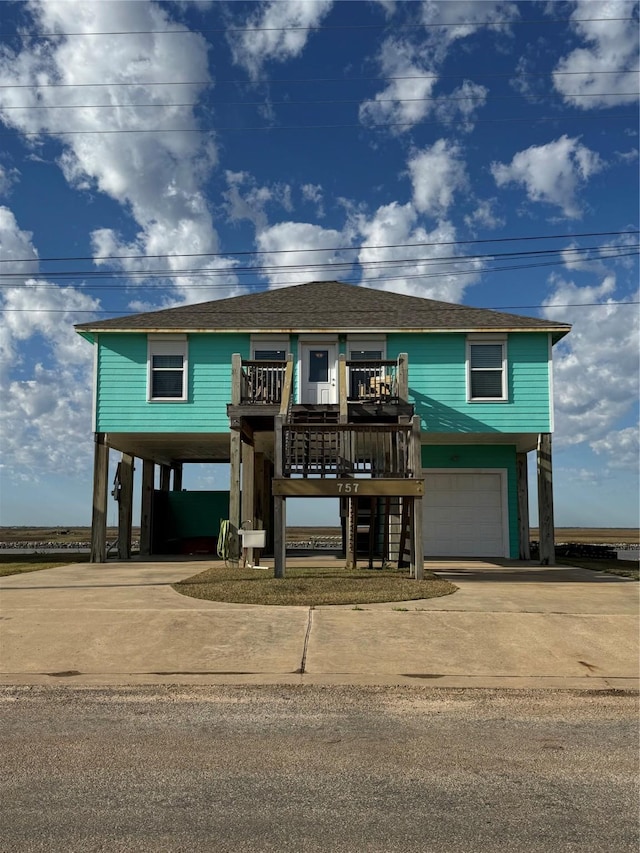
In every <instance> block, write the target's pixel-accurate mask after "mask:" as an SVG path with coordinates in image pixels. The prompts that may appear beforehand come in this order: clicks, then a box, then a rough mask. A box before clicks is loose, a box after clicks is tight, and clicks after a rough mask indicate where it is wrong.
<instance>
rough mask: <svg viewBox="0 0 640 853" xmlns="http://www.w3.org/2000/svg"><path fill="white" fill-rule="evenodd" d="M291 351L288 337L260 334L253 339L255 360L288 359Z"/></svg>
mask: <svg viewBox="0 0 640 853" xmlns="http://www.w3.org/2000/svg"><path fill="white" fill-rule="evenodd" d="M288 351H289V339H288V338H286V337H277V338H267V337H260V336H258V335H254V336H252V339H251V352H252V353H253V355H252V356H251V358H252V359H253V360H254V361H286V360H287V353H288Z"/></svg>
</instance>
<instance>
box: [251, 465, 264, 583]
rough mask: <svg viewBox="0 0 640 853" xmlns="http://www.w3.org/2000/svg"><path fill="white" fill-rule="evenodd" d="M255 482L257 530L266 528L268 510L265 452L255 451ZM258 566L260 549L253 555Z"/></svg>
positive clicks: (254, 506)
mask: <svg viewBox="0 0 640 853" xmlns="http://www.w3.org/2000/svg"><path fill="white" fill-rule="evenodd" d="M253 482H254V487H253V488H254V504H253V526H254V529H255V530H266V529H267V528H266V523H265V515H266V512H267V498H266V493H265V476H264V453H255V454H254V457H253ZM253 562H254V564H255V565H256V566H258V565H259V564H260V550H259V549H258V550H257V551H256V552H255V553H254V555H253Z"/></svg>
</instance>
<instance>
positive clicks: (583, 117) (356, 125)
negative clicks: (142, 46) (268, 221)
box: [0, 113, 637, 136]
mask: <svg viewBox="0 0 640 853" xmlns="http://www.w3.org/2000/svg"><path fill="white" fill-rule="evenodd" d="M561 118H562V116H560V115H556V116H527V117H526V118H524V117H523V118H490V119H475V118H474V119H468V121H472V122H473V123H474V124H515V123H518V122H524V121H526V122H528V123H530V124H531V123H534V122H539V121H559V120H560V119H561ZM628 118H633V119H637V116H636V115H634V114H631V113H616V114H614V115H608V116H606V119H607V121H608V120H610V119H628ZM571 120H572V121H593V120H597V121H600V122H601V121H602V120H603V116H601V115H588V116H586V115H576V116H571ZM417 124H419V125H421V126H423V127H424V126H425V125H436V124H440V122H439V121H422V120H421V119H418V120H416V121H392V122H374V123H372V124H363V123H362V122H356V123H354V124H278V125H271V126H270V125H256V126H255V127H212V128H200V127H166V128H164V127H154V128H118V129H116V130H28V131H24V130H18V129H17V130H15V131H8V130H7V131H0V136H12V135H13V134H14V133H16V132H17V133H20V134H21V135H22V136H89V135H91V134H98V135H100V136H104V135H107V134H108V135H114V134H122V133H200V134H203V135H206V134H216V133H222V132H224V133H234V132H240V133H249V132H250V133H254V132H257V131H267V132H271V131H281V130H343V129H353V128H357V129H358V130H371V129H375V128H384V127H413V126H414V125H417Z"/></svg>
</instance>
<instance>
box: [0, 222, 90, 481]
mask: <svg viewBox="0 0 640 853" xmlns="http://www.w3.org/2000/svg"><path fill="white" fill-rule="evenodd" d="M0 252H1V254H2V257H3V259H5V260H10V259H11V258H16V259H21V258H32V259H34V260H35V259H37V252H36V251H35V249H34V247H33V245H32V243H31V234H30V233H29V232H27V231H22V230H21V229H20V228H19V226H18V223H17V222H16V220H15V217H14V215H13V213H12V212H11V211H10V210H9V209H8V208H0ZM11 266H12V272H19V273H21V276H22V277H21V278H18V279H11V283H10V286H8V287H5V288H3V289H2V293H1V294H0V306H1V307H2V309H3V315H2V316H3V324H2V327H0V398H1V399H2V406H1V407H0V448H1V450H2V454H3V458H4V460H5V461H4V470H5V472H6V476H8V477H11V478H14V477H17V478H18V479H20V478H25V477H30V478H33V479H37V477H38V475H39V474H41V473H44V472H53V473H58V474H61V475H66V474H73V473H76V472H79V471H85V472H86V467H87V464H88V463H89V460H90V452H91V364H92V348H91V346H90V345H89V344H88V343H87V342H86V341H83V340H82V339H81V338H80V337H79V335H77V334H76V333H75V331H74V329H73V323H78V322H82V321H86V320H88V319H90V318H91V312H93V311H96V310H98V308H99V305H100V303H99V302H98V300H96V299H93V298H92V297H90V296H87V295H86V294H84V293H82V292H81V291H79V290H78V289H76V288H73V287H57V286H55V285H52V284H50V283H49V282H47V281H45V280H43V279H40V278H38V277H37V272H38V268H37V264H36V263H26V262H22V263H19V262H18V261H17V260H16V262H15V263H13V264H12V265H11ZM88 312H89V313H88ZM34 348H38V350H39V353H40V355H39V358H40V360H39V361H34V356H33V352H34Z"/></svg>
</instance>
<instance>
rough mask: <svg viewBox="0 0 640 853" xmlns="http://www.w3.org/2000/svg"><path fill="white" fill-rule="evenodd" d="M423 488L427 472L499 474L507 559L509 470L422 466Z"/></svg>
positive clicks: (425, 484) (508, 553)
mask: <svg viewBox="0 0 640 853" xmlns="http://www.w3.org/2000/svg"><path fill="white" fill-rule="evenodd" d="M422 474H423V476H424V477H425V483H424V490H425V492H426V491H427V481H426V478H427V477H428V476H429V474H499V475H500V497H501V500H502V552H503V553H502V556H503V557H506V559H509V557H510V553H511V550H510V544H509V472H508V470H507V469H506V468H423V469H422Z"/></svg>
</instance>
